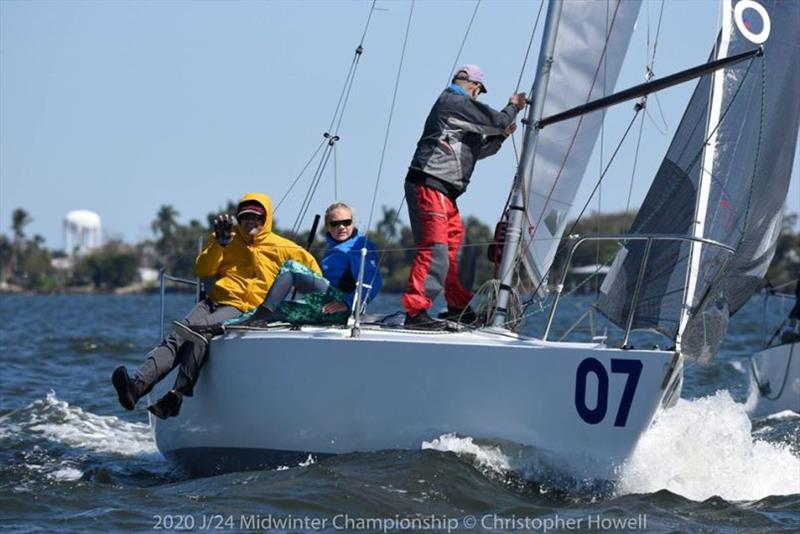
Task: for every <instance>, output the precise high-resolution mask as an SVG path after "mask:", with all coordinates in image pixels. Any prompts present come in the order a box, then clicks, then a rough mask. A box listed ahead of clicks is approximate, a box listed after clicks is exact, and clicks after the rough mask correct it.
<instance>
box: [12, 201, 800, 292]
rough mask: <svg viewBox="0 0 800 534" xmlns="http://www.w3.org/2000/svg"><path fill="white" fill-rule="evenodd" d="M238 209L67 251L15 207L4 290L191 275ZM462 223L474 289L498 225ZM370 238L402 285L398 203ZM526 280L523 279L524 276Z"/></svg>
mask: <svg viewBox="0 0 800 534" xmlns="http://www.w3.org/2000/svg"><path fill="white" fill-rule="evenodd" d="M235 211H236V203H235V202H233V201H228V202H227V204H226V205H225V206H222V207H220V209H218V210H216V211H214V212H211V213H208V215H207V216H206V220H205V221H202V222H201V221H199V220H196V219H193V220H190V221H189V222H188V224H182V223H181V222H179V220H178V218H179V216H180V214H179V213H178V211H177V210H176V209H175V208H174V207H173V206H171V205H163V206H161V207H160V208H159V210H158V212H157V213H156V215H155V218H154V219H153V221H152V222H151V224H150V228H151V231H152V232H153V237H152V239H145V240H143V241H141V242H139V243H136V244H129V243H124V242H122V241H120V240H111V241H108V242H106V243H105V244H103V245H102V246H101V247H99V248H97V249H95V250H93V251H90V252H89V253H86V254H79V255H74V256H72V257H68V255H67V254H66V252H65V251H51V250H49V249H48V248H46V247H45V240H44V238H43V237H42V236H40V235H34V236H32V237H28V236H27V235H26V232H25V228H26V227H27V226H28V225H29V224H30V222H31V221H32V219H31V217H30V215H29V214H28V213H27V212H26V211H25V210H24V209H22V208H17V209H15V210H14V211H13V213H12V216H11V229H12V234H11V236H10V237H7V236H6V235H5V234H0V290H2V289H5V290H9V289H18V290H26V291H33V292H59V291H98V290H99V291H112V290H118V289H120V288H125V287H131V286H132V285H133V284H135V283H136V282H137V279H138V276H139V268H140V267H147V268H151V269H163V270H165V271H166V272H168V273H169V274H172V275H174V276H180V277H184V278H193V276H194V274H193V269H194V260H195V257H196V256H197V252H198V242H199V240H201V239H202V240H205V239H206V238H207V237H208V235H209V234H210V232H211V228H212V227H213V225H212V221H213V219H214V217H215V216H216V215H217V214H218V213H235ZM633 217H634V214H633V213H625V212H623V213H611V214H593V215H589V216H586V217H584V218H583V219H582V220H580V221H578V222H577V223H576V222H575V221H572V222H570V223H568V225H567V228H568V233H577V234H581V235H583V234H590V233H623V232H625V231H626V230H627V229H628V228H629V227H630V225H631V222H632V221H633ZM797 220H798V216H797V214H792V215H786V216H785V217H784V222H783V228H782V231H781V234H780V237H779V239H778V244H777V247H776V252H775V258H774V260H773V262H772V265H771V266H770V270H769V272H768V273H767V279H768V282H769V283H770V284H772V285H773V286H778V285H780V284H784V283H786V282H790V281H792V280H796V279H797V278H798V277H800V233H798V232H796V231H794V228H795V227H796V224H797ZM464 226H465V239H464V245H463V246H462V249H461V253H460V260H459V263H460V273H461V278H462V281H463V282H464V284H465V286H466V287H471V288H473V289H475V288H477V287H479V286H480V285H481V284H482V283H483V282H485V281H486V280H489V279H491V278H494V277H495V270H496V264H495V262H494V261H493V260H492V258H496V257H497V256H492V255H491V254H489V253H487V247H488V246H489V245H490V244H492V242H493V241H494V233H495V232H494V229H493V228H490V227H489V226H488V225H486V224H485V223H484V222H482V221H480V220H479V219H477V218H475V217H472V216H469V217H466V218H465V219H464ZM359 229H360V231H362V232H363V231H365V230H366V229H365V228H363V227H362V228H359ZM273 231H275V232H277V233H279V234H280V235H283V236H284V237H287V238H289V239H291V240H292V241H294V242H296V243H298V244H300V245H306V244H307V243H308V242H309V234H310V230H306V231H305V232H299V233H296V232H292V231H290V230H287V229H282V228H281V227H280V225H279V221H277V220H276V221H274V222H273ZM369 238H370V239H371V240H373V241H374V242H375V244H376V246H377V248H378V250H379V251H380V258H381V259H380V261H381V265H380V267H381V272H382V273H383V277H384V291H387V292H401V291H403V290H404V288H405V285H406V282H407V280H408V273H409V270H410V267H411V262H412V260H413V258H414V254H415V247H414V239H413V235H412V233H411V228H410V227H409V226H407V225H405V224H403V222H402V220H401V219H400V218H399V217H398V215H397V212H396V211H395V210H394V209H391V208H389V207H386V206H384V207H382V209H381V215H380V217H379V218H378V221H377V223H376V224H375V227H374V229H370V232H369ZM618 246H619V245H618V244H617V243H616V242H613V241H607V242H600V243H599V244H591V245H585V246H582V247H579V248H578V249H577V250H576V251H575V255H574V257H573V260H572V263H571V265H570V266H571V267H577V266H586V265H595V264H601V265H602V264H605V265H608V264H609V263H610V261H611V259H612V258H613V256H614V254H615V253H616V251H617V249H618ZM325 248H326V244H325V239H324V228H323V229H321V230H319V232H318V235H316V236H315V239H314V240H313V241H312V244H311V246H310V251H311V252H312V254H314V255H315V256H316V257H317V259H321V257H322V254H323V253H324V250H325ZM566 250H567V246H566V241H563V242H562V246H560V247H559V252H558V254H557V255H556V259H555V261H554V269H555V271H554V272H560V270H561V269H563V268H564V264H565V261H566V258H565V256H566V254H565V253H566ZM54 259H55V260H56V261H55V262H54V261H53V260H54ZM54 263H55V265H54ZM522 282H523V284H524V283H525V281H524V280H523V281H522ZM597 285H598V284H597V283H595V284H589V285H587V286H586V287H587V288H592V289H593V290H596V289H597Z"/></svg>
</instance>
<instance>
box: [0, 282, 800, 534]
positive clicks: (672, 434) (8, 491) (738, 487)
mask: <svg viewBox="0 0 800 534" xmlns="http://www.w3.org/2000/svg"><path fill="white" fill-rule="evenodd" d="M382 299H383V300H382V302H379V303H378V304H379V305H381V306H383V307H384V308H385V309H387V310H388V309H392V308H394V307H396V306H397V305H398V303H399V300H398V298H397V297H393V296H387V297H382ZM190 306H191V297H190V296H188V295H176V296H172V297H171V298H170V301H169V307H168V316H177V315H179V314H180V313H181V311H183V310H186V309H188V308H189V307H190ZM782 313H784V311H782V310H781V309H780V306H777V307H775V306H773V307H772V308H770V309H769V310H768V316H767V318H766V322H767V323H768V324H770V323H771V324H777V323H778V322H780V319H781V318H782V315H781V314H782ZM567 315H568V314H567ZM561 320H563V321H568V322H571V321H572V320H574V318H570V317H563V318H562V319H561ZM763 322H764V308H763V306H762V304H761V302H760V300H757V299H754V300H753V301H752V302H751V303H750V304H748V306H747V307H746V308H745V309H743V310H742V311H741V312H740V313H739V314H738V315H737V316H736V317H735V318H734V319H733V321H732V324H731V327H730V330H729V336H728V339H727V340H726V343H725V346H724V348H723V352H722V354H721V355H720V357H718V358H717V360H716V361H715V362H714V363H713V364H712V365H711V366H709V367H700V366H689V368H688V369H687V373H686V382H685V387H684V392H683V399H682V400H681V401H680V402H679V403H678V404H677V405H676V406H675V407H674V408H672V409H670V410H668V411H666V412H665V413H664V414H663V415H662V417H661V418H660V419H659V420H658V421H657V422H656V424H655V425H654V426H653V428H651V429H650V431H649V432H648V434H647V435H646V436H645V438H644V439H643V441H642V443H641V444H640V447H639V448H638V450H637V453H636V456H635V457H634V458H632V460H631V462H630V463H629V465H627V466H625V468H624V470H623V472H622V476H621V478H620V481H619V483H618V484H616V485H615V486H613V487H609V486H608V485H603V484H597V485H595V484H593V483H592V481H577V482H576V481H564V480H558V479H552V478H542V476H541V473H539V472H537V471H536V470H532V469H531V468H530V466H524V465H517V464H515V460H514V457H513V455H509V454H507V453H506V452H504V451H503V450H501V449H500V448H498V447H496V446H495V445H493V444H489V443H481V442H476V441H475V440H473V439H472V438H470V437H468V436H454V435H445V436H440V437H438V438H437V439H435V440H431V441H430V442H425V443H420V448H419V450H415V451H382V452H376V453H369V454H351V455H344V456H339V457H334V458H330V459H326V460H324V461H317V460H316V459H314V458H309V459H308V460H307V461H305V462H303V463H301V464H300V465H289V466H284V467H281V468H279V469H276V470H272V471H260V472H249V473H231V474H226V475H221V476H215V477H207V478H195V479H192V478H189V477H187V476H186V475H185V474H184V473H182V472H181V471H179V470H177V469H173V468H172V467H171V466H169V465H168V464H167V463H166V462H165V461H164V460H163V458H162V457H161V456H160V454H159V453H158V451H157V450H156V448H155V444H154V442H153V439H152V436H151V433H150V430H149V427H148V424H147V418H146V416H145V413H146V412H145V411H144V410H139V411H137V412H134V413H129V412H125V411H124V410H122V409H121V408H120V407H119V406H118V404H117V400H116V395H115V394H114V392H113V389H112V388H111V385H110V382H109V376H110V373H111V371H112V370H113V368H114V367H115V366H116V365H119V364H120V363H124V364H126V365H129V366H137V365H138V364H139V363H140V362H141V360H142V358H143V355H144V354H145V353H146V352H147V351H148V350H149V349H150V348H151V346H152V345H153V344H154V343H155V342H156V341H157V338H158V335H157V331H156V330H157V323H158V297H157V296H155V295H143V296H124V297H121V296H110V295H91V296H0V530H9V531H31V530H36V529H39V530H44V531H48V532H49V531H65V530H69V531H87V530H104V531H106V530H119V529H134V530H138V531H149V530H152V529H154V528H155V529H162V530H168V529H172V530H176V529H186V530H191V529H194V530H228V531H232V530H248V529H251V530H259V529H261V530H266V529H268V528H273V529H275V530H281V531H302V530H312V529H315V528H319V527H324V529H325V530H328V531H335V530H340V529H342V528H347V529H348V530H360V531H381V530H396V529H405V530H412V531H421V530H425V529H427V531H429V532H446V531H448V530H450V531H464V530H471V529H472V528H473V525H474V528H475V529H476V530H481V529H482V530H489V531H497V532H508V531H524V530H528V531H538V532H544V531H551V530H554V529H560V530H561V531H594V532H597V531H602V530H605V529H616V530H617V531H631V530H647V531H662V532H672V531H684V532H685V531H712V532H716V531H721V532H741V531H753V532H774V531H777V530H794V531H797V530H800V415H798V414H794V413H792V412H787V413H782V414H778V415H775V416H772V417H766V418H762V419H758V420H755V421H750V419H748V417H747V415H746V413H745V409H744V401H745V400H746V397H747V383H748V380H749V376H748V374H747V373H748V372H749V364H748V361H747V357H748V356H749V354H751V353H752V352H754V351H755V350H757V349H758V348H759V347H760V345H761V343H762V336H761V332H762V330H761V328H762V323H763ZM314 521H316V522H314ZM189 527H191V528H189Z"/></svg>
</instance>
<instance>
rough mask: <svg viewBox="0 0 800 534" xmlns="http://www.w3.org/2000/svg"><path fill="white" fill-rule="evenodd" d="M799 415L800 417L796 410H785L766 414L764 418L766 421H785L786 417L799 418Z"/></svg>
mask: <svg viewBox="0 0 800 534" xmlns="http://www.w3.org/2000/svg"><path fill="white" fill-rule="evenodd" d="M798 417H800V413H797V412H794V411H792V410H783V411H782V412H778V413H773V414H770V415H767V416H764V417H763V419H764V420H765V421H783V420H786V419H797V418H798Z"/></svg>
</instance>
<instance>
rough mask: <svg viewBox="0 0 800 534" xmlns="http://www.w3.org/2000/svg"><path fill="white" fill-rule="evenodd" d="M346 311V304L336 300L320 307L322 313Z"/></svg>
mask: <svg viewBox="0 0 800 534" xmlns="http://www.w3.org/2000/svg"><path fill="white" fill-rule="evenodd" d="M347 310H348V308H347V304H345V303H344V302H340V301H338V300H333V301H331V302H329V303H327V304H326V305H325V306H323V307H322V313H337V312H343V311H347Z"/></svg>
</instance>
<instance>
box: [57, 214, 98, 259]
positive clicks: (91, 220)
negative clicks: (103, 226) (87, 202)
mask: <svg viewBox="0 0 800 534" xmlns="http://www.w3.org/2000/svg"><path fill="white" fill-rule="evenodd" d="M99 246H100V216H99V215H98V214H96V213H95V212H93V211H88V210H75V211H70V212H69V213H67V214H66V215H65V216H64V251H65V252H66V253H67V254H68V255H70V256H71V255H72V254H74V253H76V252H77V253H78V254H83V253H85V252H88V251H90V250H92V249H94V248H97V247H99Z"/></svg>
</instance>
